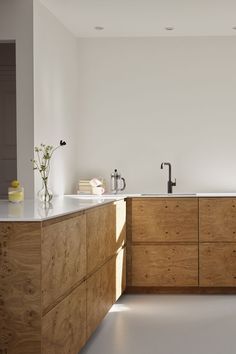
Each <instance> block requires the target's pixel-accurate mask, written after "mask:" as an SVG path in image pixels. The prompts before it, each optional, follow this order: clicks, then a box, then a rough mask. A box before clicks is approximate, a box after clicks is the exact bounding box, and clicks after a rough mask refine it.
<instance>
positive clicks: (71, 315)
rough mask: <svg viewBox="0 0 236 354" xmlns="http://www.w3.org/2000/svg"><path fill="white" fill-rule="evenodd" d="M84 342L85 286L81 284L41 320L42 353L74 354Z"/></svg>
mask: <svg viewBox="0 0 236 354" xmlns="http://www.w3.org/2000/svg"><path fill="white" fill-rule="evenodd" d="M85 341H86V284H85V282H83V283H82V284H81V285H80V286H78V287H77V288H76V289H74V290H73V291H72V292H71V294H69V295H68V296H67V297H66V298H65V299H64V300H62V301H61V302H60V303H59V304H58V305H56V306H55V307H54V308H53V309H52V310H51V311H49V312H48V313H47V314H46V315H45V316H44V317H43V318H42V353H43V354H76V353H78V352H79V351H80V349H81V348H82V346H83V345H84V344H85Z"/></svg>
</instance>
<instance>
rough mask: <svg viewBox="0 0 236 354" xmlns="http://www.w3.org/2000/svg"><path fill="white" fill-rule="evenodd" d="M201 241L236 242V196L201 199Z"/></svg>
mask: <svg viewBox="0 0 236 354" xmlns="http://www.w3.org/2000/svg"><path fill="white" fill-rule="evenodd" d="M199 241H200V242H218V241H220V242H236V198H200V199H199Z"/></svg>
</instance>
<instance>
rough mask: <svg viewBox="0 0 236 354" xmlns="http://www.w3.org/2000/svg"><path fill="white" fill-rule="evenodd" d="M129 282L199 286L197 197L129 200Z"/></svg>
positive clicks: (139, 284)
mask: <svg viewBox="0 0 236 354" xmlns="http://www.w3.org/2000/svg"><path fill="white" fill-rule="evenodd" d="M127 215H128V218H129V220H128V225H129V226H128V230H129V233H128V242H127V247H128V256H127V267H128V270H127V274H128V285H129V286H131V287H132V286H134V287H137V286H138V287H174V286H178V287H180V286H198V200H197V198H173V197H172V198H135V199H133V200H132V202H129V203H128V213H127Z"/></svg>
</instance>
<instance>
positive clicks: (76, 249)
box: [42, 215, 86, 311]
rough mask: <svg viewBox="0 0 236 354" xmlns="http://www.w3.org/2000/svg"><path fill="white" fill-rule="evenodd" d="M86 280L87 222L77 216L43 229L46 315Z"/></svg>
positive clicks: (43, 273) (44, 303)
mask: <svg viewBox="0 0 236 354" xmlns="http://www.w3.org/2000/svg"><path fill="white" fill-rule="evenodd" d="M85 276H86V218H85V215H81V216H77V217H74V218H71V219H68V220H65V221H61V222H59V223H56V224H52V225H49V226H46V227H43V229H42V307H43V311H44V310H45V309H47V308H48V306H52V305H53V304H54V303H55V302H56V301H57V299H59V298H60V297H61V296H62V295H64V294H65V293H66V292H67V291H68V290H70V289H71V288H72V287H73V286H75V285H76V284H78V283H79V282H80V281H81V280H82V279H83V278H84V277H85Z"/></svg>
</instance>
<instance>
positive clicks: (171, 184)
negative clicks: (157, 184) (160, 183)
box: [161, 162, 176, 193]
mask: <svg viewBox="0 0 236 354" xmlns="http://www.w3.org/2000/svg"><path fill="white" fill-rule="evenodd" d="M164 166H168V169H169V179H168V182H167V193H172V192H173V187H174V186H176V179H175V182H172V180H171V163H170V162H162V163H161V169H163V167H164Z"/></svg>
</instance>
